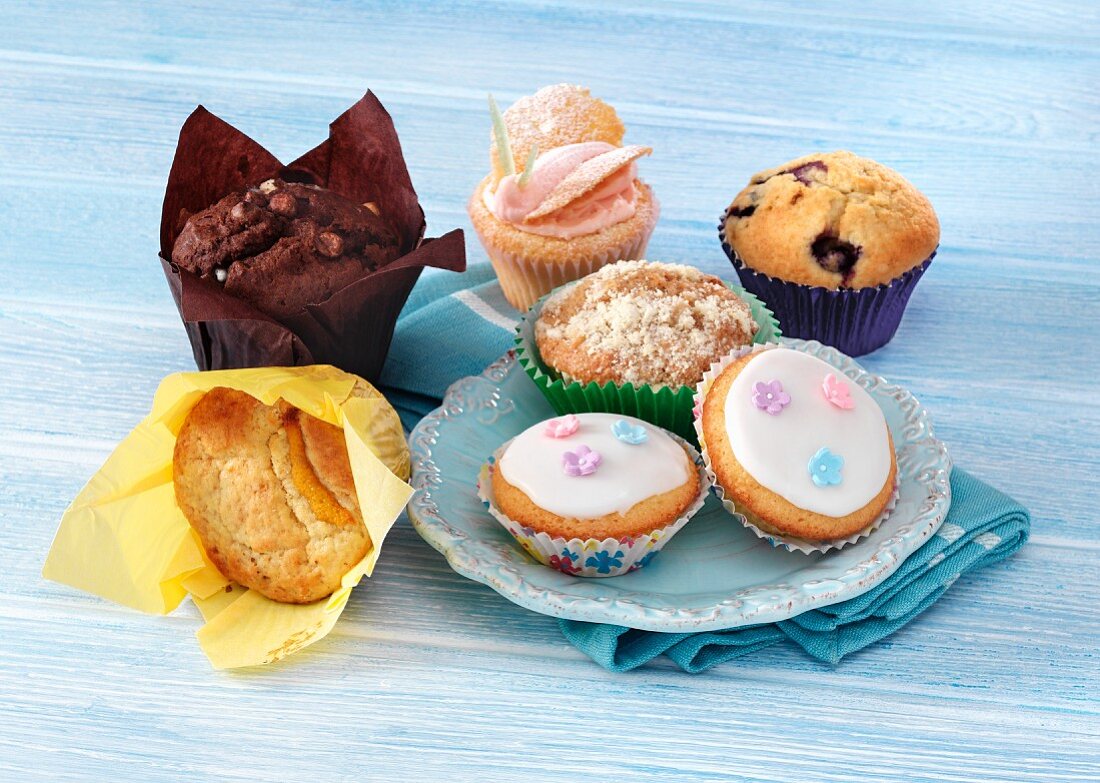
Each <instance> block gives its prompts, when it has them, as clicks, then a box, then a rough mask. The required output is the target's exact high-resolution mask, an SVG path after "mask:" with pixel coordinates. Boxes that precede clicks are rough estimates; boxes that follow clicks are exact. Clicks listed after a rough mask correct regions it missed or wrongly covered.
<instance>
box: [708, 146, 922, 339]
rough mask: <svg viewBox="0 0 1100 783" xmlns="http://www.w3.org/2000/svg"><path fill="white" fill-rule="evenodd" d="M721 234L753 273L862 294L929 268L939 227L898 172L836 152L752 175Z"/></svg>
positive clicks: (732, 207)
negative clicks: (924, 266) (917, 269)
mask: <svg viewBox="0 0 1100 783" xmlns="http://www.w3.org/2000/svg"><path fill="white" fill-rule="evenodd" d="M720 233H721V234H722V240H723V243H724V244H726V245H728V247H729V248H730V249H731V250H732V251H733V253H735V254H736V256H737V257H738V258H739V259H740V260H741V261H742V262H743V263H744V264H745V265H746V266H748V267H749V268H750V269H752V270H754V271H756V272H761V273H763V274H766V275H769V276H771V277H773V278H778V279H780V280H785V281H788V282H791V283H798V284H802V285H807V286H820V287H823V288H829V289H858V288H870V287H873V286H878V285H884V284H886V283H889V282H890V281H892V280H894V279H895V278H897V277H899V276H900V275H902V274H903V273H905V272H907V271H909V270H910V269H912V268H914V267H916V266H918V265H920V264H921V263H922V262H923V261H926V260H927V259H928V258H929V257H930V256H931V255H932V254H933V252H934V251H935V249H936V246H937V245H938V243H939V239H940V224H939V221H938V220H937V218H936V213H935V211H934V210H933V209H932V205H931V203H930V202H929V201H928V199H927V198H925V196H924V195H923V194H922V193H921V192H920V191H918V190H917V189H916V188H915V187H914V186H913V185H911V184H910V183H909V181H908V180H906V179H905V178H904V177H902V176H901V175H900V174H898V173H897V172H896V171H894V170H892V169H890V168H887V167H886V166H883V165H882V164H880V163H876V162H875V161H873V160H870V159H868V158H862V157H860V156H858V155H854V154H852V153H851V152H844V151H839V152H830V153H821V154H813V155H806V156H804V157H801V158H797V159H795V160H792V161H789V162H788V163H784V164H783V165H782V166H778V167H776V168H773V169H767V170H765V171H761V172H760V173H758V174H754V175H753V176H752V179H751V180H750V181H749V184H748V186H747V187H745V189H744V190H742V191H741V192H740V193H738V194H737V197H736V198H735V199H734V200H733V203H732V204H731V205H730V206H729V208H728V209H727V210H726V214H725V217H724V219H723V222H722V227H721V232H720ZM784 323H786V321H785V320H784Z"/></svg>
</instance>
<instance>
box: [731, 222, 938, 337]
mask: <svg viewBox="0 0 1100 783" xmlns="http://www.w3.org/2000/svg"><path fill="white" fill-rule="evenodd" d="M718 238H719V239H720V240H721V242H722V249H723V250H724V251H725V252H726V255H727V256H729V259H730V262H731V263H732V264H733V268H734V270H735V271H736V272H737V276H738V278H740V280H741V285H743V286H744V287H745V288H746V289H747V290H748V291H751V292H752V293H754V294H756V295H757V296H758V297H760V298H761V299H763V300H764V301H765V302H767V303H768V306H769V307H771V309H772V310H773V311H774V312H775V314H776V316H777V317H778V318H779V320H780V322H781V323H782V324H783V331H784V333H785V334H786V335H787V337H800V338H802V339H805V340H817V341H818V342H822V343H825V344H826V345H832V346H833V347H835V348H837V349H838V350H840V351H842V352H844V353H846V354H848V355H849V356H862V355H863V354H865V353H870V352H871V351H874V350H875V349H877V348H881V347H882V346H884V345H886V343H888V342H890V340H891V339H892V338H893V336H894V333H895V332H897V330H898V326H899V325H900V324H901V318H902V316H903V315H904V314H905V306H906V305H907V304H908V302H909V297H910V296H911V295H912V293H913V289H914V288H915V287H916V285H917V282H918V281H919V280H920V279H921V276H922V275H924V271H925V270H926V269H927V268H928V265H929V264H931V263H932V259H933V258H935V256H936V253H935V251H933V252H932V255H930V256H929V257H928V258H926V259H925V260H924V261H922V262H921V263H920V264H918V265H917V266H915V267H913V268H912V269H910V270H909V271H908V272H905V273H904V274H902V275H900V276H898V277H896V278H894V279H893V280H891V281H890V282H889V283H886V284H884V285H879V286H874V287H871V288H854V289H839V290H833V289H831V288H822V287H821V286H809V285H802V284H801V283H791V282H788V281H786V280H780V279H779V278H776V277H771V276H769V275H766V274H764V273H763V272H757V271H756V270H754V269H751V268H750V267H749V266H748V265H746V264H745V262H744V261H742V260H741V257H740V256H738V255H737V251H736V250H734V249H733V248H732V247H731V246H730V244H729V243H728V242H727V241H726V215H723V216H722V220H721V222H720V223H719V224H718Z"/></svg>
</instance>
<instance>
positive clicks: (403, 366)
mask: <svg viewBox="0 0 1100 783" xmlns="http://www.w3.org/2000/svg"><path fill="white" fill-rule="evenodd" d="M518 317H519V316H518V313H516V311H515V310H514V309H512V307H511V306H510V305H509V304H508V303H507V301H506V300H505V299H504V296H503V295H502V294H501V291H500V287H499V286H498V285H497V284H496V282H495V278H494V277H493V272H492V269H491V268H490V267H489V266H488V265H487V264H485V265H479V266H473V267H471V268H470V269H469V270H468V271H467V272H466V274H465V275H453V274H441V273H426V274H425V276H424V278H423V279H422V280H421V282H420V284H419V285H418V286H417V288H416V289H415V290H414V291H413V295H412V296H411V297H410V298H409V303H408V304H407V305H406V307H405V310H404V311H403V312H402V314H401V318H400V319H399V320H398V322H397V330H396V333H395V335H394V341H393V344H392V346H391V348H390V355H389V359H388V360H387V362H386V369H385V372H384V373H383V374H382V380H381V385H382V387H383V389H384V391H385V393H386V395H387V396H388V397H389V398H390V400H391V402H393V403H394V405H395V407H396V408H397V410H398V412H399V413H400V414H401V420H402V422H404V424H405V426H406V427H407V428H409V429H411V428H412V427H413V426H414V425H415V424H416V422H417V421H419V420H420V418H421V417H422V416H424V415H425V414H427V413H428V412H430V411H431V410H433V409H434V408H435V407H436V406H438V405H439V401H440V399H441V398H442V396H443V393H444V392H445V391H446V389H447V387H448V386H449V385H450V384H451V383H453V382H454V381H456V380H457V379H459V378H462V377H464V376H466V375H477V374H479V373H480V372H481V371H482V370H483V369H484V368H485V366H486V365H488V364H489V363H490V362H492V361H493V360H495V359H497V358H498V357H499V356H500V355H501V354H503V353H504V352H505V351H506V350H508V349H509V348H510V347H512V335H513V332H512V330H513V328H514V327H515V325H516V323H517V321H518ZM1030 529H1031V518H1030V515H1029V514H1028V511H1027V509H1026V508H1024V507H1023V506H1021V505H1020V504H1019V503H1017V502H1016V501H1015V500H1013V499H1012V498H1010V497H1008V496H1007V495H1004V494H1002V493H1001V492H998V491H997V490H996V489H994V488H993V487H991V486H989V485H988V484H985V483H983V482H981V481H979V480H978V479H976V478H974V477H973V476H971V475H970V474H968V473H966V472H965V471H963V470H960V469H959V468H955V469H954V471H953V472H952V474H951V510H950V512H948V515H947V519H946V520H945V521H944V523H943V526H942V527H941V528H940V529H939V532H937V534H936V535H935V536H933V537H932V538H931V539H930V540H929V541H928V542H927V543H925V544H924V546H922V547H921V548H920V550H918V551H917V552H915V553H914V554H912V555H910V556H909V558H908V559H907V560H906V561H905V562H904V563H903V564H902V565H901V567H900V568H899V569H898V570H897V571H896V572H894V574H893V575H892V576H890V578H889V579H887V580H885V581H884V582H883V583H882V584H880V585H878V586H876V587H875V588H873V589H872V590H870V591H868V592H866V593H864V594H863V595H860V596H858V597H856V598H853V599H851V600H848V601H843V602H841V603H838V604H833V605H832V606H826V607H822V608H821V609H814V610H811V611H809V612H805V613H803V614H800V615H798V616H797V617H793V618H791V619H790V620H786V621H784V622H780V623H772V624H768V625H755V626H751V627H747V628H734V629H732V630H728V631H712V632H704V633H655V632H652V631H638V630H635V629H632V628H624V627H622V626H618V625H603V624H599V623H584V622H579V621H575V620H559V621H558V622H559V623H560V626H561V630H562V633H563V634H564V635H565V638H566V639H567V640H568V641H569V642H570V643H571V644H573V645H574V646H576V647H577V648H578V649H580V650H582V651H583V652H585V653H586V654H588V655H589V656H591V658H592V659H593V660H594V661H596V662H597V663H598V664H600V665H601V666H603V667H605V668H607V669H610V670H612V671H627V670H629V669H633V668H636V667H638V666H641V665H642V664H644V663H646V662H648V661H651V660H653V659H654V658H656V657H657V656H658V655H661V654H664V655H667V656H668V657H669V658H671V659H672V660H673V661H675V662H676V663H677V664H678V665H679V666H680V667H681V668H682V669H684V671H688V672H700V671H703V670H705V669H709V668H710V667H711V666H714V665H715V664H718V663H722V662H723V661H728V660H730V659H731V658H739V657H740V656H742V655H746V654H748V653H751V652H754V651H756V650H760V649H763V648H764V647H770V646H771V645H773V644H777V643H779V642H782V641H785V640H790V641H792V642H794V643H795V644H797V645H798V646H800V647H801V648H802V649H803V650H805V651H806V652H807V653H809V654H810V655H812V656H813V657H814V658H817V659H818V660H822V661H826V662H829V663H836V662H837V661H839V660H840V659H841V658H843V657H844V656H845V655H848V654H849V653H852V652H855V651H856V650H861V649H863V648H864V647H866V646H867V645H869V644H872V643H874V642H877V641H878V640H879V639H882V638H883V637H884V636H887V635H888V634H891V633H893V632H894V631H896V630H897V629H898V628H901V627H902V626H903V625H905V624H906V623H908V622H909V621H910V620H912V619H913V618H914V617H916V616H917V615H919V614H920V613H921V612H923V611H924V610H925V609H927V608H928V607H929V606H931V605H932V604H933V603H935V602H936V601H937V600H939V598H940V596H942V595H943V594H944V592H945V591H946V590H947V588H949V587H950V586H951V585H952V584H953V583H954V581H955V580H956V579H958V578H959V576H961V575H962V574H965V573H967V572H969V571H973V570H976V569H978V568H984V567H985V566H988V565H992V564H993V563H996V562H998V561H1000V560H1003V559H1005V558H1006V557H1008V556H1009V555H1011V554H1013V553H1014V552H1015V551H1016V550H1017V549H1019V548H1020V547H1021V546H1023V544H1024V542H1025V541H1027V537H1028V532H1029V531H1030Z"/></svg>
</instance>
